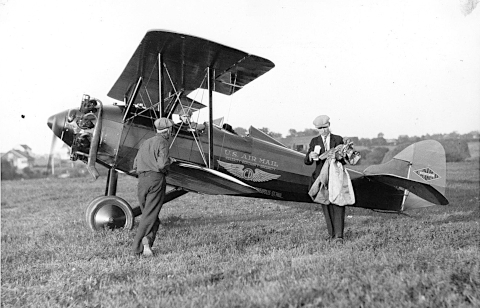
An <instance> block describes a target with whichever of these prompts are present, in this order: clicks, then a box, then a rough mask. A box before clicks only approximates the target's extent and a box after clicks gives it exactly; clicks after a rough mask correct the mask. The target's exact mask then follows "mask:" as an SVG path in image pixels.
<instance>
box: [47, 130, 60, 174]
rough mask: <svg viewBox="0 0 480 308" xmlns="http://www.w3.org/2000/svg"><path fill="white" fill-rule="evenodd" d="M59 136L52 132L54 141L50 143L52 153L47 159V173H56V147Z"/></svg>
mask: <svg viewBox="0 0 480 308" xmlns="http://www.w3.org/2000/svg"><path fill="white" fill-rule="evenodd" d="M58 140H59V139H58V137H57V136H55V134H52V142H51V143H50V153H49V154H48V161H47V174H50V173H52V174H54V173H55V162H54V157H53V155H54V153H53V151H54V150H55V147H56V146H57V141H58Z"/></svg>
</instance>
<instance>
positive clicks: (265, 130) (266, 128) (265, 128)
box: [259, 127, 270, 135]
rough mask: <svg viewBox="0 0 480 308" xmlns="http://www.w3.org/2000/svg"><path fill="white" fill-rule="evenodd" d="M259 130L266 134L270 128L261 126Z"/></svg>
mask: <svg viewBox="0 0 480 308" xmlns="http://www.w3.org/2000/svg"><path fill="white" fill-rule="evenodd" d="M259 131H262V132H264V133H265V134H267V135H268V133H269V132H270V129H268V127H262V128H260V129H259Z"/></svg>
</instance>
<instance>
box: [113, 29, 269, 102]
mask: <svg viewBox="0 0 480 308" xmlns="http://www.w3.org/2000/svg"><path fill="white" fill-rule="evenodd" d="M159 54H161V55H162V57H163V62H164V64H165V65H164V66H165V68H166V72H165V74H164V79H170V78H171V80H172V82H173V86H174V87H175V89H173V86H172V85H171V84H170V82H165V83H164V84H163V86H164V89H165V92H164V93H170V92H175V90H176V91H179V90H183V91H184V93H186V94H188V93H190V92H191V91H193V90H195V89H198V88H207V83H206V80H205V74H206V68H207V67H211V68H213V70H214V85H213V90H214V91H216V92H219V93H222V94H226V95H230V94H233V93H235V92H236V91H238V90H240V89H241V88H242V87H243V86H245V85H246V84H248V83H249V82H251V81H253V80H255V79H256V78H258V77H260V76H261V75H263V74H264V73H266V72H268V71H269V70H270V69H272V68H273V67H274V66H275V65H274V64H273V63H272V62H271V61H269V60H267V59H264V58H260V57H257V56H254V55H251V54H248V53H245V52H243V51H240V50H237V49H234V48H231V47H228V46H224V45H221V44H218V43H215V42H212V41H209V40H206V39H202V38H199V37H195V36H190V35H185V34H180V33H174V32H168V31H159V30H152V31H148V32H147V34H146V35H145V37H144V38H143V40H142V41H141V43H140V45H139V46H138V48H137V50H135V52H134V54H133V56H132V58H131V59H130V61H129V62H128V64H127V66H126V67H125V69H124V70H123V72H122V74H121V75H120V77H119V78H118V80H117V81H116V82H115V84H114V85H113V87H112V89H111V90H110V92H108V96H109V97H111V98H114V99H117V100H120V101H123V100H124V98H125V97H127V96H128V95H129V94H130V93H131V92H132V91H133V88H134V87H135V83H136V81H137V80H138V78H139V77H142V78H143V84H142V86H141V91H140V92H139V95H137V97H136V101H135V102H136V103H144V104H145V105H147V106H149V103H150V104H151V103H156V102H158V92H159V91H158V87H159V85H158V80H159V77H158V58H159Z"/></svg>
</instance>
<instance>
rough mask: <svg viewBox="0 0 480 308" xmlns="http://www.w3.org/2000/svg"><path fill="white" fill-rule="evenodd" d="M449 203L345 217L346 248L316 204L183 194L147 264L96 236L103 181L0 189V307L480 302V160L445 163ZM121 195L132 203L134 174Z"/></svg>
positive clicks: (168, 209) (122, 244) (111, 239)
mask: <svg viewBox="0 0 480 308" xmlns="http://www.w3.org/2000/svg"><path fill="white" fill-rule="evenodd" d="M447 168H448V180H447V186H448V187H447V192H446V195H447V198H448V199H449V201H450V205H448V206H435V207H430V208H426V209H420V210H415V211H412V212H409V213H408V214H409V215H410V216H406V215H396V214H381V213H376V212H372V211H369V210H364V209H358V208H347V218H346V239H347V240H346V242H345V243H344V244H343V245H339V244H332V243H329V242H325V241H323V240H322V238H323V237H324V235H325V233H326V231H325V225H324V219H323V215H322V213H321V211H319V208H318V207H317V206H315V205H313V204H304V203H286V202H275V201H269V200H260V199H248V198H233V197H225V196H204V195H198V194H192V193H190V194H187V195H184V196H182V197H180V198H178V199H176V200H174V201H172V202H170V203H167V204H166V205H165V206H164V208H163V209H162V212H161V219H162V223H163V225H162V227H161V229H160V231H159V235H158V237H157V242H156V243H155V246H154V251H155V256H154V257H153V258H150V259H144V258H136V257H134V256H132V255H131V247H130V246H131V243H132V240H133V237H134V234H135V229H134V230H132V231H125V230H115V231H102V232H97V233H93V232H91V231H90V230H88V229H87V228H86V224H85V222H84V215H85V213H84V210H85V205H86V204H87V203H88V201H90V199H92V198H93V197H95V196H98V195H101V194H103V192H104V185H105V179H104V178H103V179H99V180H97V181H96V182H92V180H91V179H90V178H76V179H50V180H46V179H39V180H26V181H3V182H2V183H1V185H2V189H1V192H2V203H1V204H2V207H1V216H2V217H1V245H2V246H1V306H2V307H480V248H479V246H480V209H479V208H480V200H479V192H480V187H479V185H480V184H479V181H480V180H479V162H478V160H473V161H470V162H465V163H450V164H448V165H447ZM118 191H119V193H118V195H119V196H120V197H123V198H124V199H126V200H127V201H128V202H130V203H131V204H132V205H137V201H136V199H135V198H136V197H135V192H136V179H134V178H129V177H123V176H121V177H120V178H119V186H118Z"/></svg>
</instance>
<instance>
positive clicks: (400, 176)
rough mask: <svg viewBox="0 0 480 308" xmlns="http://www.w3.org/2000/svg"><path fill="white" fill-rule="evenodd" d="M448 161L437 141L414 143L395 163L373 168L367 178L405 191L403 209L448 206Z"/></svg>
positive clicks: (365, 172)
mask: <svg viewBox="0 0 480 308" xmlns="http://www.w3.org/2000/svg"><path fill="white" fill-rule="evenodd" d="M446 170H447V168H446V160H445V150H444V148H443V146H442V145H441V144H440V143H439V142H437V141H435V140H425V141H420V142H417V143H414V144H412V145H410V146H408V147H407V148H405V149H404V150H403V151H402V152H400V153H398V154H397V155H396V156H395V157H394V158H393V159H392V160H391V161H389V162H387V163H385V164H382V165H374V166H370V167H368V168H367V169H365V171H364V175H365V176H367V177H369V178H372V179H374V180H377V181H379V182H382V183H385V184H387V185H390V186H396V187H401V188H403V189H405V195H404V198H403V204H402V210H406V209H412V208H420V207H426V206H431V205H433V204H441V205H446V204H448V200H447V199H446V198H445V196H444V194H445V187H446V174H447V172H446Z"/></svg>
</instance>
